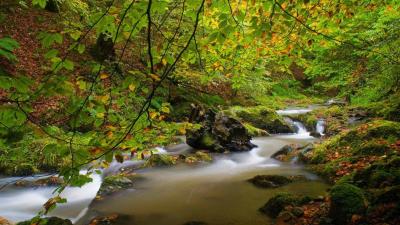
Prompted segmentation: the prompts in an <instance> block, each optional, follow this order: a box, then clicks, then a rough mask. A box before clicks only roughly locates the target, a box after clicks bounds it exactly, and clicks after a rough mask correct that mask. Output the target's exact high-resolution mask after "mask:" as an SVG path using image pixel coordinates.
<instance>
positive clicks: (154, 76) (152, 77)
mask: <svg viewBox="0 0 400 225" xmlns="http://www.w3.org/2000/svg"><path fill="white" fill-rule="evenodd" d="M150 77H151V79H153V80H155V81H159V80H160V77H159V76H158V75H157V74H150Z"/></svg>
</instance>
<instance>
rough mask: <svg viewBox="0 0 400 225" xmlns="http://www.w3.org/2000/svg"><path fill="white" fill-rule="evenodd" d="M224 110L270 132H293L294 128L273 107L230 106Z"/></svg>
mask: <svg viewBox="0 0 400 225" xmlns="http://www.w3.org/2000/svg"><path fill="white" fill-rule="evenodd" d="M224 112H225V113H226V114H227V115H229V116H232V117H234V118H237V119H239V120H240V121H242V122H246V123H249V124H251V125H252V126H254V127H256V128H259V129H263V130H265V131H267V132H268V133H271V134H277V133H294V128H293V127H292V126H291V125H290V124H289V123H287V122H286V121H285V120H284V119H283V117H282V116H280V115H278V114H277V113H276V111H275V110H274V109H271V108H268V107H265V106H256V107H247V108H242V107H232V108H231V109H229V110H225V111H224Z"/></svg>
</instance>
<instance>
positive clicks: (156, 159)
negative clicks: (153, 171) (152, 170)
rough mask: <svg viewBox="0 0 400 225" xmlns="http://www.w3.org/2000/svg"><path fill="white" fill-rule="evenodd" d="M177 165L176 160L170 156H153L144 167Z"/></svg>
mask: <svg viewBox="0 0 400 225" xmlns="http://www.w3.org/2000/svg"><path fill="white" fill-rule="evenodd" d="M174 164H175V158H174V157H172V156H170V155H164V154H153V155H151V156H150V158H148V159H147V160H146V162H145V164H144V165H143V166H144V167H154V166H171V165H174Z"/></svg>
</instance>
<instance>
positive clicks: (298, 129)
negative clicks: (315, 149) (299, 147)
mask: <svg viewBox="0 0 400 225" xmlns="http://www.w3.org/2000/svg"><path fill="white" fill-rule="evenodd" d="M293 125H294V126H295V127H296V133H297V134H306V133H307V134H308V133H309V132H308V131H307V129H306V127H305V126H304V125H303V124H302V123H300V122H299V121H293Z"/></svg>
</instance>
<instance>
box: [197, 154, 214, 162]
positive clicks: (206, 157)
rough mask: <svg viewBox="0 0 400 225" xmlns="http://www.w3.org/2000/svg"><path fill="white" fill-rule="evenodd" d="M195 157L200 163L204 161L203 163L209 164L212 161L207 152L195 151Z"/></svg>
mask: <svg viewBox="0 0 400 225" xmlns="http://www.w3.org/2000/svg"><path fill="white" fill-rule="evenodd" d="M195 157H196V158H197V159H198V160H200V161H204V162H210V161H212V157H211V155H210V154H209V153H207V152H202V151H197V152H196V153H195Z"/></svg>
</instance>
